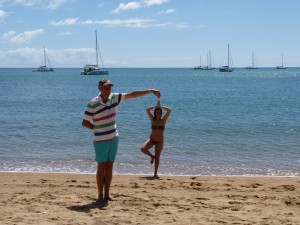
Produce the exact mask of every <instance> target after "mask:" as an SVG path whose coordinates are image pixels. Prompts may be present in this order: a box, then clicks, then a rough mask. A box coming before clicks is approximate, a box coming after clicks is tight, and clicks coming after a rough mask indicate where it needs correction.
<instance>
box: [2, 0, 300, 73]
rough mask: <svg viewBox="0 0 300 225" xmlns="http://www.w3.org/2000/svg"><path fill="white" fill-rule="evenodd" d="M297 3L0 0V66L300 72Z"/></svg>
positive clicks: (268, 0)
mask: <svg viewBox="0 0 300 225" xmlns="http://www.w3.org/2000/svg"><path fill="white" fill-rule="evenodd" d="M299 9H300V1H299V0H135V1H134V0H128V1H127V0H121V1H119V0H0V68H1V67H2V68H35V67H38V66H40V65H43V63H44V58H43V47H45V49H46V52H47V55H48V57H49V58H50V60H51V64H52V67H54V68H55V67H56V68H82V67H83V66H84V65H85V64H88V63H95V61H96V59H95V58H96V57H95V31H96V30H97V33H98V42H99V47H100V51H101V56H102V60H103V64H104V67H105V68H161V67H165V68H170V67H191V68H192V67H194V66H197V65H199V64H200V58H201V64H202V65H206V61H207V54H208V52H209V51H211V55H212V61H213V64H214V66H216V67H219V66H221V65H226V64H227V45H228V44H229V45H230V52H231V55H232V59H233V63H234V66H235V67H245V66H249V65H251V57H252V52H253V53H254V56H255V62H256V63H257V66H259V67H275V66H278V65H281V58H282V55H283V58H284V64H285V66H288V67H300V13H299Z"/></svg>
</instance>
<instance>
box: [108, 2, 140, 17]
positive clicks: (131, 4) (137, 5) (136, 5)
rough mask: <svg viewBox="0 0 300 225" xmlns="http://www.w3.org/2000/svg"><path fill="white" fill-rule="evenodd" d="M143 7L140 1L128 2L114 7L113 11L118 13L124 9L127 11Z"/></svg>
mask: <svg viewBox="0 0 300 225" xmlns="http://www.w3.org/2000/svg"><path fill="white" fill-rule="evenodd" d="M140 7H141V4H140V3H139V2H128V3H127V4H124V3H121V4H120V5H119V6H118V8H116V9H114V10H113V11H111V12H112V13H115V14H118V13H120V12H122V11H127V10H134V9H138V8H140Z"/></svg>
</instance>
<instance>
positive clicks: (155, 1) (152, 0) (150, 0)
mask: <svg viewBox="0 0 300 225" xmlns="http://www.w3.org/2000/svg"><path fill="white" fill-rule="evenodd" d="M167 2H169V0H144V3H145V4H146V5H147V6H152V5H161V4H164V3H167Z"/></svg>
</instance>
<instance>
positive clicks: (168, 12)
mask: <svg viewBox="0 0 300 225" xmlns="http://www.w3.org/2000/svg"><path fill="white" fill-rule="evenodd" d="M174 12H175V9H168V10H166V11H160V12H159V13H158V14H172V13H174Z"/></svg>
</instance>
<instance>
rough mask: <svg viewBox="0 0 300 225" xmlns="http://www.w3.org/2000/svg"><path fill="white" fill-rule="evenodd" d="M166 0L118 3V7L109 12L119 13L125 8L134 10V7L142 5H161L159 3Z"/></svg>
mask: <svg viewBox="0 0 300 225" xmlns="http://www.w3.org/2000/svg"><path fill="white" fill-rule="evenodd" d="M168 1H169V0H144V1H143V2H137V1H133V2H128V3H127V4H124V3H120V4H119V6H118V8H116V9H114V10H112V11H111V13H115V14H118V13H121V12H123V11H127V10H135V9H139V8H142V7H150V6H153V5H161V4H164V3H167V2H168Z"/></svg>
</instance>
